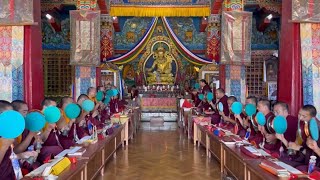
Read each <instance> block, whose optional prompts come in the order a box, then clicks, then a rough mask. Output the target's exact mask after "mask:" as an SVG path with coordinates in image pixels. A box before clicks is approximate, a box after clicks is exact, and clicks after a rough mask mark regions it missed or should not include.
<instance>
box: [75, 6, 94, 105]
mask: <svg viewBox="0 0 320 180" xmlns="http://www.w3.org/2000/svg"><path fill="white" fill-rule="evenodd" d="M96 7H97V0H78V1H77V8H78V9H79V10H83V11H78V12H75V14H78V15H79V16H78V17H76V20H75V21H76V22H75V23H74V26H73V25H72V24H73V23H72V20H70V21H71V28H73V29H74V30H73V34H75V35H76V36H77V37H72V39H73V40H72V41H71V43H72V45H71V47H72V49H71V61H70V62H71V64H74V65H76V66H75V81H74V91H73V98H74V99H76V98H78V96H79V95H80V94H86V93H87V89H88V88H89V87H96V75H97V72H96V67H97V66H99V65H100V13H98V12H95V11H92V10H96ZM70 15H71V17H72V16H73V15H72V13H70ZM74 16H77V15H74ZM71 30H72V29H71ZM96 31H98V32H96Z"/></svg>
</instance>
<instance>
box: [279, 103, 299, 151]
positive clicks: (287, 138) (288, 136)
mask: <svg viewBox="0 0 320 180" xmlns="http://www.w3.org/2000/svg"><path fill="white" fill-rule="evenodd" d="M273 112H274V114H275V115H276V116H283V117H284V118H286V120H287V131H286V132H285V133H284V134H276V137H277V138H278V139H279V140H280V141H281V142H282V152H283V153H286V152H287V147H288V143H289V142H294V141H295V140H296V132H297V130H298V118H296V117H294V116H291V115H289V106H288V105H287V104H286V103H283V102H277V103H276V104H274V106H273Z"/></svg>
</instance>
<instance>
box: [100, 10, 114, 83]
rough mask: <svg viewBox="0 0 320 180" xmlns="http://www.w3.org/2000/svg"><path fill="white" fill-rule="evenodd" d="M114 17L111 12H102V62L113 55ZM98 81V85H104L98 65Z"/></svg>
mask: <svg viewBox="0 0 320 180" xmlns="http://www.w3.org/2000/svg"><path fill="white" fill-rule="evenodd" d="M113 34H114V28H113V19H112V17H111V16H110V15H109V14H101V34H100V41H101V49H100V50H101V53H100V59H101V61H102V62H106V61H107V59H109V58H111V57H113V55H114V49H113ZM96 71H97V73H96V77H97V78H96V83H97V86H99V85H102V84H100V83H101V67H97V69H96Z"/></svg>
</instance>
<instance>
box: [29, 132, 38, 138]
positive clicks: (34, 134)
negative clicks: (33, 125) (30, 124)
mask: <svg viewBox="0 0 320 180" xmlns="http://www.w3.org/2000/svg"><path fill="white" fill-rule="evenodd" d="M37 134H38V132H32V131H30V132H29V133H28V136H30V137H32V138H33V137H34V138H36V137H37Z"/></svg>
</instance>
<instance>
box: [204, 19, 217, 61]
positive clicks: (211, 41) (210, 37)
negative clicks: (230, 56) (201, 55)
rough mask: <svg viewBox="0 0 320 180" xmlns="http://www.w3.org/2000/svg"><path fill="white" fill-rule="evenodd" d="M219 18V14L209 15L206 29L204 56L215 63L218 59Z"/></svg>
mask: <svg viewBox="0 0 320 180" xmlns="http://www.w3.org/2000/svg"><path fill="white" fill-rule="evenodd" d="M220 16H221V15H220V14H211V15H210V16H209V18H208V27H207V50H206V56H207V58H208V59H211V60H213V61H216V62H218V61H219V59H220V57H219V51H220V28H221V27H220Z"/></svg>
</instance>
